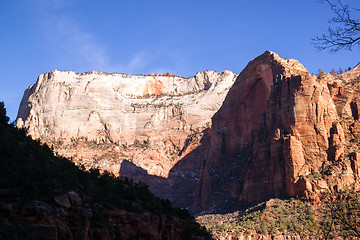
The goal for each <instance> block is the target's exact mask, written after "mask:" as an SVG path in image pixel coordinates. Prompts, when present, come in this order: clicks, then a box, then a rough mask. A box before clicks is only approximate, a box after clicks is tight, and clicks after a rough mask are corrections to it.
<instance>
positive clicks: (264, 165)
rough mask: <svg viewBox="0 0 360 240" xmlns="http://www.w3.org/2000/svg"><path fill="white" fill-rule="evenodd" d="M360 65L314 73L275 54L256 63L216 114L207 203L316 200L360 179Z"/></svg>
mask: <svg viewBox="0 0 360 240" xmlns="http://www.w3.org/2000/svg"><path fill="white" fill-rule="evenodd" d="M358 70H359V69H358V67H356V68H354V69H353V70H352V71H350V72H349V73H345V74H342V75H339V76H332V75H330V74H323V75H321V76H312V75H310V74H309V73H308V72H307V70H306V69H305V68H304V67H303V66H302V65H301V64H300V63H298V62H297V61H296V60H292V59H291V60H285V59H281V58H280V57H279V56H278V55H276V54H275V53H272V52H265V53H264V54H263V55H261V56H259V57H257V58H256V59H254V60H253V61H251V62H250V63H249V64H248V66H247V67H246V68H245V69H244V70H243V71H242V72H241V74H240V75H239V76H238V78H237V80H236V82H235V83H234V85H233V87H232V88H231V89H230V91H229V93H228V95H227V97H226V99H225V101H224V103H223V105H222V107H221V108H220V110H219V111H218V112H217V113H216V114H215V115H214V117H213V118H212V129H211V146H210V150H209V153H208V156H207V158H206V159H205V160H204V162H203V164H202V170H201V178H200V183H199V185H198V188H197V191H198V192H197V202H198V203H199V205H200V206H201V207H202V208H203V209H206V210H209V209H210V210H211V209H212V207H214V208H215V209H214V210H219V209H220V208H222V207H224V208H229V207H239V206H244V205H246V204H248V203H254V202H259V201H263V200H266V199H268V198H270V197H289V196H307V197H309V198H311V199H316V196H317V195H318V194H319V193H321V192H324V191H326V190H331V191H335V190H338V189H341V188H345V187H349V185H351V184H354V183H355V182H356V181H358V180H359V178H358V174H357V173H358V166H359V163H358V161H359V158H358V151H359V149H358V144H357V143H354V141H356V140H357V137H356V134H357V133H358V132H357V130H355V129H357V128H358V127H357V126H358V125H359V123H358V122H359V117H358V108H357V106H358V104H359V99H358V96H359V95H358V94H359V79H357V80H356V79H355V78H356V77H357V78H358V76H359V75H360V73H359V71H358ZM354 138H356V139H355V140H354ZM349 156H350V157H349ZM351 166H352V167H351Z"/></svg>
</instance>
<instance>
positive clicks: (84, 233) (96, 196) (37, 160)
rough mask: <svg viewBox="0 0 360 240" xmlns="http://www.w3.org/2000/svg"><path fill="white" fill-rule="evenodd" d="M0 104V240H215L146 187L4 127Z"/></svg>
mask: <svg viewBox="0 0 360 240" xmlns="http://www.w3.org/2000/svg"><path fill="white" fill-rule="evenodd" d="M7 122H8V118H7V117H6V110H5V108H4V105H3V103H1V106H0V169H1V175H0V222H1V224H0V239H210V238H211V237H210V236H209V234H208V233H207V232H205V231H204V230H203V229H201V228H200V226H199V224H197V223H196V222H195V220H194V218H193V217H192V216H191V215H190V214H189V213H188V212H187V211H186V210H182V209H179V208H174V207H172V205H171V203H170V201H169V200H163V199H160V198H158V197H155V196H154V195H153V194H152V193H151V192H150V191H149V189H148V187H147V185H146V184H143V183H134V182H133V181H132V180H131V179H128V178H123V179H117V178H115V177H114V176H112V175H111V174H109V173H106V172H105V173H104V174H100V173H99V170H91V171H90V172H86V171H83V170H81V169H79V168H78V167H77V166H75V164H74V163H73V162H71V161H70V160H68V159H66V158H63V157H57V156H55V155H54V154H53V151H52V150H51V149H50V148H49V147H48V146H47V145H41V144H40V143H39V142H38V141H34V140H32V139H31V138H30V137H28V136H26V133H25V131H23V130H19V129H16V128H14V127H13V126H12V125H9V124H7Z"/></svg>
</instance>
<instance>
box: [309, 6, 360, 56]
mask: <svg viewBox="0 0 360 240" xmlns="http://www.w3.org/2000/svg"><path fill="white" fill-rule="evenodd" d="M320 2H322V3H327V4H328V5H329V6H330V8H331V10H332V11H333V12H334V13H335V17H333V18H332V19H330V20H329V23H330V24H337V25H340V26H337V27H335V28H331V27H330V28H329V29H328V32H327V34H322V35H321V36H320V37H315V38H313V39H312V41H313V44H314V45H315V47H316V48H317V49H319V50H324V49H329V50H330V51H331V52H337V51H339V50H341V49H346V50H352V48H353V47H354V46H358V47H360V19H355V18H353V16H352V15H351V14H352V13H353V12H356V13H358V12H359V13H360V10H359V9H356V8H350V7H349V6H348V5H346V4H343V3H342V1H341V0H337V1H336V2H335V3H334V1H332V0H320Z"/></svg>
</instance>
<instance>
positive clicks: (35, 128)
mask: <svg viewBox="0 0 360 240" xmlns="http://www.w3.org/2000/svg"><path fill="white" fill-rule="evenodd" d="M359 76H360V66H359V65H358V66H357V67H355V68H353V69H352V70H351V71H349V72H347V73H343V74H341V75H338V76H332V75H330V74H321V75H320V76H312V75H311V74H309V73H308V71H307V70H306V68H305V67H304V66H303V65H301V64H300V63H299V62H298V61H296V60H293V59H282V58H280V57H279V56H278V55H276V54H275V53H273V52H269V51H267V52H265V53H264V54H262V55H261V56H259V57H257V58H256V59H254V60H252V61H251V62H250V63H249V64H248V65H247V67H246V68H245V69H244V70H243V71H242V72H241V74H240V75H239V76H238V77H237V79H236V81H235V82H233V80H234V77H236V75H234V74H232V73H231V72H229V71H225V72H222V73H215V72H211V71H206V72H204V73H198V74H197V75H196V76H195V77H193V78H189V79H184V78H180V77H175V76H157V75H152V76H129V75H119V74H112V75H111V74H110V75H109V74H108V75H106V74H103V73H87V74H76V73H73V72H60V71H53V72H50V73H47V74H44V75H41V76H40V77H39V79H38V81H37V83H36V84H35V85H34V86H32V87H30V88H29V89H28V90H27V91H26V92H25V94H24V98H23V101H22V103H21V106H20V109H19V116H18V121H17V126H19V127H24V128H25V129H26V130H27V131H28V133H29V134H30V135H32V136H33V137H35V138H40V139H41V140H42V141H45V142H48V143H50V144H52V145H53V146H54V147H55V149H56V151H57V152H58V153H59V154H62V155H66V156H73V157H74V160H75V161H76V162H79V163H81V164H84V165H85V166H87V167H100V168H101V169H105V170H111V171H113V172H120V174H121V175H124V176H130V177H133V178H134V179H135V180H142V181H145V182H147V183H148V184H149V185H150V188H151V189H152V190H153V191H154V193H155V194H157V195H159V196H162V197H165V198H169V199H170V200H171V201H173V202H174V203H175V204H176V205H177V206H181V207H190V206H193V207H194V208H193V209H194V211H195V212H198V213H199V212H201V211H203V210H205V211H208V212H209V211H210V212H211V211H215V212H217V211H225V210H227V211H228V210H232V209H238V208H241V207H244V206H247V205H248V204H251V203H254V202H260V201H265V200H267V199H269V198H272V197H292V196H305V197H307V198H308V199H309V200H312V201H317V196H318V195H319V194H321V193H323V192H327V191H330V192H335V191H338V190H341V189H344V188H348V187H352V186H353V187H355V188H357V187H358V180H359V166H360V162H359V161H360V160H359V156H360V155H359V145H358V141H359V140H358V139H359V137H360V122H359V112H358V108H359V107H358V105H359V103H360V102H359V101H360V100H359V97H358V96H359V91H360V86H359ZM135 79H136V80H135ZM231 85H233V86H232V87H231ZM230 87H231V89H230V90H229V91H228V89H229V88H230ZM149 94H150V95H149ZM226 94H227V96H226V98H225V100H224V101H223V99H224V97H225V95H226ZM221 104H222V105H221ZM220 105H221V108H220V109H218V108H219V107H220ZM215 112H216V114H215V115H214V116H213V117H212V123H211V124H210V123H209V119H210V117H211V116H212V115H213V114H214V113H215ZM209 126H211V128H208V127H209ZM69 139H70V140H69ZM119 163H121V165H120V164H119ZM194 199H195V204H194Z"/></svg>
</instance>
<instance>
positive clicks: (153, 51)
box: [37, 0, 181, 73]
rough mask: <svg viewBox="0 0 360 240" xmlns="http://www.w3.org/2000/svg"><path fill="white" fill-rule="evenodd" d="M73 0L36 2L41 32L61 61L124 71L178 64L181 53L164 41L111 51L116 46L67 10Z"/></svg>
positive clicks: (148, 70) (159, 69) (153, 69)
mask: <svg viewBox="0 0 360 240" xmlns="http://www.w3.org/2000/svg"><path fill="white" fill-rule="evenodd" d="M72 1H73V0H39V2H38V3H37V10H38V13H39V18H40V22H41V25H42V28H43V31H42V33H43V34H44V37H45V38H46V39H47V42H48V44H49V45H50V47H51V48H52V49H53V52H55V53H56V55H57V56H58V60H59V61H58V62H60V63H61V64H62V65H66V66H69V67H70V68H71V67H72V66H73V68H75V69H81V70H84V71H87V70H99V71H106V72H123V73H152V72H158V73H166V72H173V70H176V69H177V68H179V67H178V65H179V64H178V63H179V62H181V61H180V60H179V59H177V58H178V56H176V54H173V51H171V50H169V48H168V47H167V46H165V45H166V43H161V42H160V43H158V44H157V45H155V46H151V47H150V48H144V49H136V51H134V52H133V54H130V55H129V52H127V53H126V54H124V55H118V56H114V55H113V54H112V53H111V47H114V46H111V45H110V46H109V45H106V43H105V42H102V41H101V40H99V39H98V38H96V35H95V34H94V32H93V29H89V28H88V26H86V25H84V23H82V22H81V21H79V20H77V19H76V18H74V17H73V16H71V15H68V14H66V12H67V11H66V9H67V8H68V7H72ZM109 37H111V36H109ZM148 47H149V46H148ZM159 65H161V66H171V67H170V68H169V67H159ZM171 68H173V69H171Z"/></svg>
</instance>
